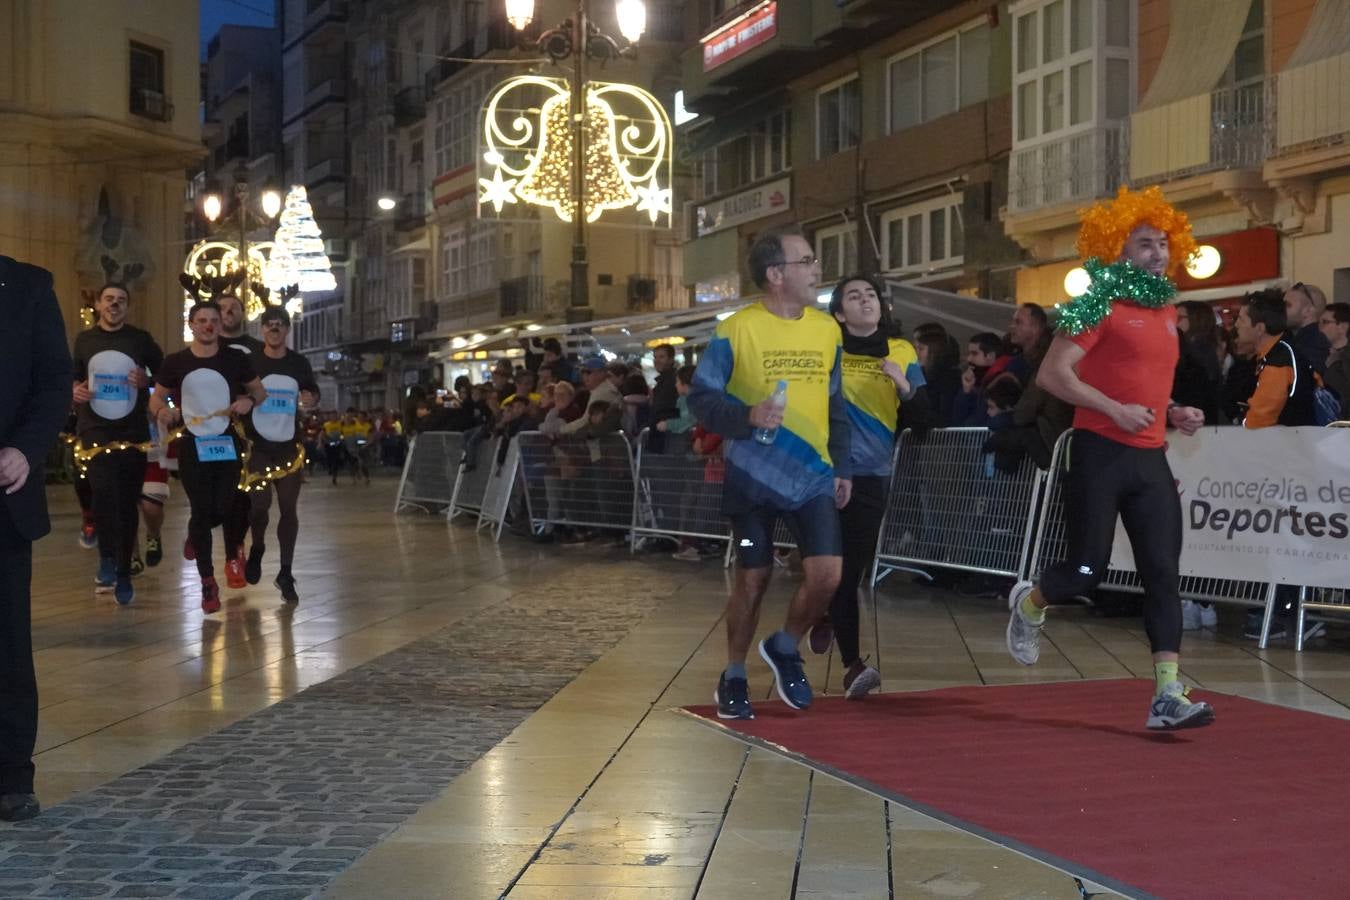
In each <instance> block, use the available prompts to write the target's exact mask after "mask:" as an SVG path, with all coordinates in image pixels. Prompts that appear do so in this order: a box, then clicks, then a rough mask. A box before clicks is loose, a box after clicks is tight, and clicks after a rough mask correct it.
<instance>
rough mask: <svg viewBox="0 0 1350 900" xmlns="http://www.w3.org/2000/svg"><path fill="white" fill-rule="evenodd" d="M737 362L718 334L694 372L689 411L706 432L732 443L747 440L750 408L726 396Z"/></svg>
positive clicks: (725, 341) (728, 395)
mask: <svg viewBox="0 0 1350 900" xmlns="http://www.w3.org/2000/svg"><path fill="white" fill-rule="evenodd" d="M735 363H736V360H735V357H734V355H733V354H732V350H731V342H730V341H728V340H727V339H726V338H725V337H722V336H721V335H717V336H715V337H713V339H712V342H711V343H709V344H708V349H707V350H706V351H704V353H703V359H701V360H699V364H698V369H696V370H695V371H694V382H693V384H692V385H690V388H689V394H688V402H689V409H690V410H691V411H692V412H693V413H694V415H695V417H697V418H698V421H699V422H700V423H701V424H702V425H703V427H704V428H706V429H708V430H709V431H711V432H713V433H715V434H720V435H721V436H722V437H723V438H728V439H731V440H744V439H746V438H748V437H750V407H748V406H746V405H745V404H744V403H742V402H741V401H740V400H737V399H736V398H735V397H733V396H731V395H730V394H728V393H727V383H728V382H729V381H730V380H731V372H732V369H733V368H734V366H735Z"/></svg>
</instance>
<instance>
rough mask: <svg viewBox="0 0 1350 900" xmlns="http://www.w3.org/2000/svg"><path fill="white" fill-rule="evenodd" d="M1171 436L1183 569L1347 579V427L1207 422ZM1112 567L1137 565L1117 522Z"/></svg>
mask: <svg viewBox="0 0 1350 900" xmlns="http://www.w3.org/2000/svg"><path fill="white" fill-rule="evenodd" d="M1168 442H1169V445H1168V450H1167V461H1168V463H1169V464H1170V465H1171V467H1172V475H1173V477H1175V478H1176V482H1177V491H1178V493H1180V494H1181V517H1182V534H1183V539H1182V548H1181V574H1182V575H1195V576H1198V577H1201V578H1226V579H1233V580H1237V581H1266V582H1268V581H1277V582H1282V583H1285V584H1299V585H1308V586H1310V587H1344V586H1345V585H1346V584H1348V583H1350V429H1347V428H1279V427H1274V428H1262V429H1259V430H1255V431H1247V430H1245V429H1241V428H1205V429H1202V430H1201V431H1200V432H1199V433H1197V434H1195V435H1193V436H1191V437H1185V436H1184V435H1180V434H1177V433H1176V432H1170V433H1169V434H1168ZM1111 567H1112V568H1113V569H1127V570H1130V571H1133V570H1134V555H1133V554H1132V553H1131V552H1130V544H1129V541H1128V539H1127V538H1126V537H1125V530H1124V528H1123V527H1121V525H1120V522H1119V521H1117V522H1116V540H1115V546H1114V547H1113V549H1112V554H1111Z"/></svg>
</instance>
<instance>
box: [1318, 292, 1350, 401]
mask: <svg viewBox="0 0 1350 900" xmlns="http://www.w3.org/2000/svg"><path fill="white" fill-rule="evenodd" d="M1317 328H1318V330H1319V331H1321V332H1322V336H1323V337H1324V338H1326V339H1327V344H1328V345H1330V347H1331V352H1330V353H1329V354H1328V355H1327V366H1328V367H1330V366H1331V365H1332V364H1333V363H1336V362H1339V361H1340V359H1341V357H1342V356H1344V355H1345V348H1346V345H1347V344H1350V303H1328V304H1327V308H1326V309H1324V310H1322V316H1321V318H1320V319H1318V320H1317ZM1341 397H1342V399H1344V397H1345V395H1344V394H1342V395H1341Z"/></svg>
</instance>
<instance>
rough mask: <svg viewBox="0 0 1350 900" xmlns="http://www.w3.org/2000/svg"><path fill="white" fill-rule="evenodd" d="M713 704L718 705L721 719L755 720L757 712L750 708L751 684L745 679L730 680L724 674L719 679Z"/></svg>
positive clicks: (718, 715) (718, 713) (718, 716)
mask: <svg viewBox="0 0 1350 900" xmlns="http://www.w3.org/2000/svg"><path fill="white" fill-rule="evenodd" d="M713 702H714V703H716V704H717V718H719V719H753V718H754V717H755V711H754V710H753V709H751V708H750V682H748V681H746V680H745V679H744V678H728V677H727V675H726V673H725V672H723V673H722V675H721V677H720V678H718V679H717V690H716V691H714V692H713Z"/></svg>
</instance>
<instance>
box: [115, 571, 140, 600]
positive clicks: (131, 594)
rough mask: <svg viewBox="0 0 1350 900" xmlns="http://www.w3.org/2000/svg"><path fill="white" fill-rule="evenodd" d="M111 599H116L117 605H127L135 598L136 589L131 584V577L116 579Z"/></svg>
mask: <svg viewBox="0 0 1350 900" xmlns="http://www.w3.org/2000/svg"><path fill="white" fill-rule="evenodd" d="M113 599H115V600H116V601H117V605H118V606H128V605H130V603H131V601H132V600H135V599H136V591H135V590H134V589H133V588H132V586H131V579H130V578H129V577H128V578H119V579H117V587H116V588H115V589H114V590H113Z"/></svg>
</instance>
